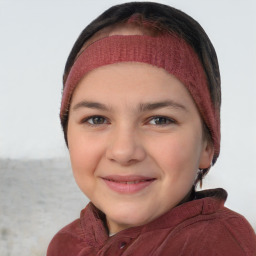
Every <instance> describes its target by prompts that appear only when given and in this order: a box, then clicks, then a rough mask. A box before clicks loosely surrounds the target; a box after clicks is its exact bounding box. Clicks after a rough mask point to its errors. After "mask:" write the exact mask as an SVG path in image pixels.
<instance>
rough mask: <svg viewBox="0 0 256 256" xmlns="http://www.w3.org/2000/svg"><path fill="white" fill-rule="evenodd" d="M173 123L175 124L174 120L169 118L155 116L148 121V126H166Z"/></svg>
mask: <svg viewBox="0 0 256 256" xmlns="http://www.w3.org/2000/svg"><path fill="white" fill-rule="evenodd" d="M173 123H176V122H175V120H173V119H172V118H169V117H164V116H156V117H153V118H151V119H150V120H149V124H152V125H168V124H173Z"/></svg>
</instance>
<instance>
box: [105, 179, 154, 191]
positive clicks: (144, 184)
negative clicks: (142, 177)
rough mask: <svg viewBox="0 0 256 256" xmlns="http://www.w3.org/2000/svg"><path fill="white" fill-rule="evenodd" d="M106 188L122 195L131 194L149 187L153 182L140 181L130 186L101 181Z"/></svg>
mask: <svg viewBox="0 0 256 256" xmlns="http://www.w3.org/2000/svg"><path fill="white" fill-rule="evenodd" d="M103 180H104V181H105V183H106V184H107V186H108V187H109V188H110V189H112V190H114V191H115V192H118V193H124V194H133V193H136V192H139V191H141V190H143V189H145V188H146V187H148V186H149V185H151V184H152V183H153V182H154V181H155V180H148V181H142V182H139V183H132V184H126V183H121V182H115V181H112V180H106V179H103Z"/></svg>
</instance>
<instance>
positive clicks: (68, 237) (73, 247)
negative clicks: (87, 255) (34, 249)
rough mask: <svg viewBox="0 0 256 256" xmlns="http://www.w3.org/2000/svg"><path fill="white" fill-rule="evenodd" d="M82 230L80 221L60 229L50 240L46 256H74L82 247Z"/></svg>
mask: <svg viewBox="0 0 256 256" xmlns="http://www.w3.org/2000/svg"><path fill="white" fill-rule="evenodd" d="M83 237H84V236H83V230H82V227H81V221H80V219H77V220H75V221H73V222H71V223H70V224H68V225H67V226H65V227H64V228H62V229H61V230H60V231H59V232H58V233H57V234H56V235H55V236H54V237H53V239H52V240H51V242H50V244H49V246H48V249H47V256H58V255H61V256H65V255H67V256H68V255H76V252H79V251H80V250H81V247H82V246H83V243H84V239H83Z"/></svg>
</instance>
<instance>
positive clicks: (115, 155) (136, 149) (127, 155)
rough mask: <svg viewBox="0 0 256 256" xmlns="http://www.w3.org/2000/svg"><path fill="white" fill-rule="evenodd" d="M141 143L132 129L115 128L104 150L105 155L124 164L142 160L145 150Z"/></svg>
mask: <svg viewBox="0 0 256 256" xmlns="http://www.w3.org/2000/svg"><path fill="white" fill-rule="evenodd" d="M142 144H143V143H140V139H139V136H138V134H136V131H134V130H133V129H127V128H126V129H122V128H119V129H115V131H113V133H112V136H111V139H110V142H109V145H108V148H107V150H106V157H107V158H108V159H109V160H111V161H114V162H116V163H119V164H120V165H124V166H128V165H131V164H134V163H137V162H140V161H143V160H144V159H145V157H146V151H145V148H144V146H143V145H142Z"/></svg>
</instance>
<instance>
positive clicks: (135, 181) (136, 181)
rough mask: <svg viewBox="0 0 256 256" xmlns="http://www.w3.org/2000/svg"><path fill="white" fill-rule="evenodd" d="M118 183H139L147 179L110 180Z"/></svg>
mask: <svg viewBox="0 0 256 256" xmlns="http://www.w3.org/2000/svg"><path fill="white" fill-rule="evenodd" d="M109 181H113V182H117V183H123V184H138V183H140V182H145V181H147V180H134V181H116V180H109Z"/></svg>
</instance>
